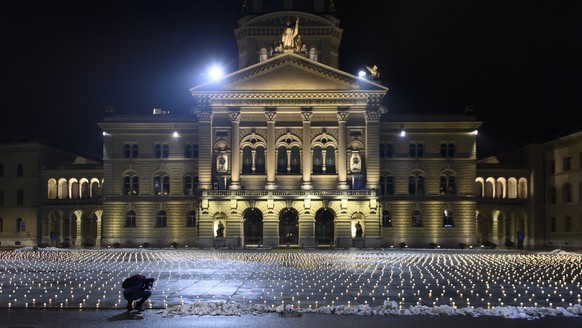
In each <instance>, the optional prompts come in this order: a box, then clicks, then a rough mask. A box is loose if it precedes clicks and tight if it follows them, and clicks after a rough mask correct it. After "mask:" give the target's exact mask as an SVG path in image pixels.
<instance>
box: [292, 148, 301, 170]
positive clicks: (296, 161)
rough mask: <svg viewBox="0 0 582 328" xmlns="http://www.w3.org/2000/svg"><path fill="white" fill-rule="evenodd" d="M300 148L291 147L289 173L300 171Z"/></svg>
mask: <svg viewBox="0 0 582 328" xmlns="http://www.w3.org/2000/svg"><path fill="white" fill-rule="evenodd" d="M300 163H301V158H300V150H299V147H298V146H293V147H291V163H290V164H291V173H300V172H301V169H300Z"/></svg>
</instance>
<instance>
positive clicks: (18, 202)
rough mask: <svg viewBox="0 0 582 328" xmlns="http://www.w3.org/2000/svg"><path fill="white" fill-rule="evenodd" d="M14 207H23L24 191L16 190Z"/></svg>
mask: <svg viewBox="0 0 582 328" xmlns="http://www.w3.org/2000/svg"><path fill="white" fill-rule="evenodd" d="M16 205H18V206H23V205H24V191H22V190H18V195H17V197H16Z"/></svg>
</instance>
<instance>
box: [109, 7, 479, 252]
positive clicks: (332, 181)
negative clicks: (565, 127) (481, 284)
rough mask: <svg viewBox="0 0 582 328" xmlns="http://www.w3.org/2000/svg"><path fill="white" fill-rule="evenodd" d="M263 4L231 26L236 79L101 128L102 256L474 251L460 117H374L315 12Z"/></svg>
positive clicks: (469, 162) (378, 98)
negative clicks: (144, 249)
mask: <svg viewBox="0 0 582 328" xmlns="http://www.w3.org/2000/svg"><path fill="white" fill-rule="evenodd" d="M286 3H287V2H286ZM291 3H292V2H291ZM265 4H266V2H265ZM263 5H264V4H263V2H262V1H252V2H250V3H249V4H247V7H246V10H247V11H246V15H245V16H244V17H243V18H242V19H241V20H239V27H238V28H237V29H236V30H235V36H236V41H237V44H238V48H239V70H238V71H236V72H233V73H231V74H228V75H226V76H224V77H222V78H220V79H215V80H212V81H209V82H208V83H205V84H202V85H199V86H196V87H193V88H192V89H191V90H190V91H191V94H192V96H193V98H194V101H195V108H194V109H193V110H192V112H191V113H190V114H187V115H178V114H173V113H167V112H164V111H161V110H154V113H153V114H152V115H133V116H119V115H115V114H114V113H111V115H108V116H106V117H105V119H104V121H103V122H101V123H100V124H99V125H100V127H101V128H102V129H103V131H104V155H103V156H104V158H103V168H104V179H105V181H107V183H105V184H104V199H103V218H102V220H103V222H102V244H103V245H115V244H120V245H134V246H135V245H141V244H143V243H147V244H150V245H160V246H164V245H170V244H172V243H176V244H177V245H192V246H197V247H231V248H238V247H247V246H251V245H260V246H265V247H279V246H282V245H297V246H305V247H313V246H322V247H323V246H334V247H352V246H355V247H388V246H391V245H400V244H401V243H404V244H406V245H410V246H420V247H426V246H427V245H429V244H430V243H434V244H438V245H448V246H455V247H458V245H459V244H467V245H469V244H474V243H476V238H475V236H476V234H475V222H474V221H475V211H476V197H475V188H474V183H475V177H476V172H475V170H476V139H475V138H476V137H475V135H474V133H473V132H474V131H475V130H476V129H477V128H478V127H479V126H480V122H477V121H475V119H474V117H473V116H472V113H471V112H467V113H462V114H459V115H435V116H428V117H427V116H406V115H400V116H397V115H391V114H390V113H387V111H386V110H385V108H384V107H383V106H382V105H381V102H382V100H383V98H384V97H385V95H386V93H387V92H388V88H386V87H384V86H383V85H382V84H381V83H380V81H379V80H378V79H374V78H373V77H377V75H374V76H369V77H368V78H365V77H358V76H354V75H351V74H348V73H346V72H343V71H340V70H339V69H338V57H337V54H338V49H339V44H340V41H341V36H342V32H343V31H342V29H340V28H339V20H338V19H336V18H335V17H333V15H332V8H331V7H330V6H329V4H328V2H327V1H314V2H313V3H311V4H309V5H308V7H309V8H303V9H309V11H295V10H292V9H297V8H296V7H295V8H285V5H281V6H280V7H277V6H275V7H272V6H271V7H269V8H266V7H263ZM286 35H287V36H291V37H286ZM403 131H406V134H405V135H401V132H403ZM219 225H221V226H222V227H223V228H220V229H219ZM356 227H361V230H360V232H358V229H357V228H356ZM404 244H402V245H404Z"/></svg>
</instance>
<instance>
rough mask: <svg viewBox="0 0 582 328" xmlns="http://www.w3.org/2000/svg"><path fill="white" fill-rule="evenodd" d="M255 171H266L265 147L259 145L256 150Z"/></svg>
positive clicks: (262, 172)
mask: <svg viewBox="0 0 582 328" xmlns="http://www.w3.org/2000/svg"><path fill="white" fill-rule="evenodd" d="M255 172H256V173H261V174H264V173H265V147H263V146H257V149H256V151H255Z"/></svg>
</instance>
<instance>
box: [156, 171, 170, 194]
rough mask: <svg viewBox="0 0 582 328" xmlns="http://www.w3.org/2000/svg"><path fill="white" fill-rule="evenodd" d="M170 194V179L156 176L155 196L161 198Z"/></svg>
mask: <svg viewBox="0 0 582 328" xmlns="http://www.w3.org/2000/svg"><path fill="white" fill-rule="evenodd" d="M169 194H170V177H169V176H167V175H165V176H160V175H158V176H155V177H154V195H156V196H160V195H164V196H167V195H169Z"/></svg>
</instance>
